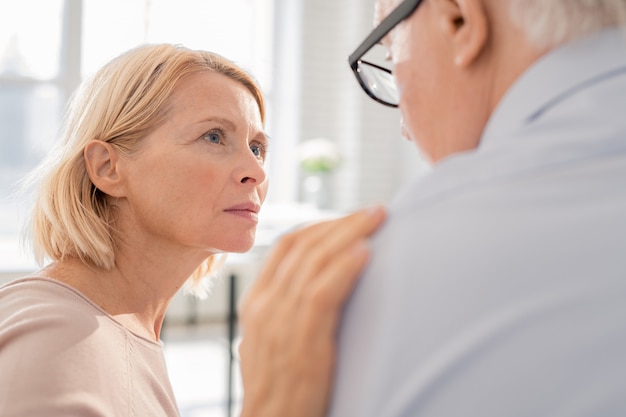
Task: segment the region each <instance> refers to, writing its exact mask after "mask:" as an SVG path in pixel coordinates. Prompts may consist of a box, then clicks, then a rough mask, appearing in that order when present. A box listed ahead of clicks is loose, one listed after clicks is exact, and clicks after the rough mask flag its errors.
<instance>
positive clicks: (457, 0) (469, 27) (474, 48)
mask: <svg viewBox="0 0 626 417" xmlns="http://www.w3.org/2000/svg"><path fill="white" fill-rule="evenodd" d="M443 3H444V4H445V5H444V7H443V8H442V14H441V18H442V25H443V29H444V30H445V31H446V32H447V34H448V35H449V39H450V41H451V46H452V53H453V59H454V64H455V65H456V66H458V67H461V68H466V67H468V66H470V65H471V64H472V63H474V62H475V61H476V59H477V58H478V57H479V56H480V55H481V52H483V51H484V49H485V47H486V45H487V36H488V33H489V20H488V18H487V14H486V9H485V6H484V4H483V0H444V1H443Z"/></svg>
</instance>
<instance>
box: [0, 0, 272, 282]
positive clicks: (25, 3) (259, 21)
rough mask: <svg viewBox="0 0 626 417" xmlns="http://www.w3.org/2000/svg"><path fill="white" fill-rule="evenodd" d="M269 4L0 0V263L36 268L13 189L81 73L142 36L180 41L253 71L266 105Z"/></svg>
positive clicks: (48, 140)
mask: <svg viewBox="0 0 626 417" xmlns="http://www.w3.org/2000/svg"><path fill="white" fill-rule="evenodd" d="M272 7H273V0H228V1H222V0H177V1H175V2H174V1H171V0H107V1H97V0H45V1H44V0H20V1H16V2H9V1H3V2H0V271H5V272H6V271H24V270H29V269H32V268H33V267H34V264H33V261H32V260H31V259H30V258H29V257H28V256H27V255H26V254H24V253H23V251H22V249H21V248H20V244H19V238H18V236H19V233H20V228H21V225H22V224H23V222H24V220H25V214H26V212H27V208H28V205H29V203H28V202H25V201H22V200H21V199H20V198H18V197H16V196H15V195H14V192H15V191H16V184H17V182H18V181H19V180H20V179H21V178H23V177H24V175H25V174H27V173H28V172H29V171H30V170H32V169H33V168H34V167H35V166H36V165H37V163H38V162H39V161H40V160H41V158H42V156H43V155H44V154H45V153H46V151H47V150H48V149H50V147H51V146H52V144H53V143H54V141H55V140H56V138H57V132H58V129H59V125H60V120H61V117H62V113H63V109H64V107H65V104H66V101H67V99H68V97H69V96H70V94H71V93H72V91H73V90H74V89H75V88H76V86H77V85H78V84H79V83H80V81H81V79H82V78H83V77H84V76H86V75H89V74H91V73H93V72H94V71H96V70H97V69H98V68H99V67H100V66H101V65H103V64H104V63H105V62H107V61H108V60H109V59H111V58H113V57H114V56H116V55H118V54H120V53H121V52H123V51H125V50H127V49H129V48H132V47H134V46H136V45H138V44H141V43H146V42H148V43H158V42H168V43H174V44H182V45H185V46H187V47H190V48H193V49H206V50H210V51H213V52H217V53H219V54H222V55H224V56H226V57H228V58H229V59H232V60H234V61H235V62H237V63H238V64H239V65H240V66H242V67H243V68H245V69H246V70H248V71H250V72H251V73H252V74H253V75H254V76H255V77H256V78H257V79H258V80H259V82H260V84H261V87H262V88H263V90H264V92H265V94H266V98H267V101H268V105H269V107H270V109H271V87H272V85H271V81H272V80H271V61H272V49H271V46H272V15H273V9H272ZM268 128H269V127H268Z"/></svg>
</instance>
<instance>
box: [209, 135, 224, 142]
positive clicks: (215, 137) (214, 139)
mask: <svg viewBox="0 0 626 417" xmlns="http://www.w3.org/2000/svg"><path fill="white" fill-rule="evenodd" d="M207 139H208V140H209V142H211V143H220V142H221V141H222V139H221V138H220V135H219V133H209V134H207Z"/></svg>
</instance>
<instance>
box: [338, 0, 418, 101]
mask: <svg viewBox="0 0 626 417" xmlns="http://www.w3.org/2000/svg"><path fill="white" fill-rule="evenodd" d="M422 1H423V0H404V1H403V2H402V3H400V4H399V5H398V6H397V7H396V8H395V9H393V11H392V12H391V13H389V15H387V17H385V18H384V19H383V21H382V22H380V24H379V25H378V26H377V27H376V28H375V29H374V30H373V31H372V32H371V33H370V34H369V35H368V36H367V38H365V40H364V41H363V42H361V44H360V45H359V46H358V47H357V48H356V49H355V51H354V52H352V53H351V54H350V56H349V57H348V63H349V64H350V68H352V72H353V73H354V76H355V77H356V79H357V80H358V82H359V85H360V86H361V88H362V89H363V91H365V93H366V94H367V95H368V96H370V98H372V99H373V100H375V101H377V102H379V103H381V104H384V105H385V106H389V107H398V105H397V104H392V103H388V102H386V101H384V100H381V99H380V98H378V97H376V96H375V95H374V94H373V93H372V92H371V91H370V90H369V88H368V87H367V85H366V84H365V82H364V81H363V79H362V78H361V76H360V75H359V64H360V63H365V64H367V65H370V66H372V67H375V68H377V69H379V70H382V71H384V72H387V73H389V74H392V72H391V70H389V69H388V68H384V67H381V66H380V65H376V64H374V63H371V62H368V61H363V60H362V59H361V58H363V56H364V55H365V54H366V53H367V52H368V51H369V50H370V49H372V48H373V47H374V45H376V44H378V43H379V42H380V41H381V40H382V39H383V38H384V37H385V36H387V34H388V33H389V32H391V30H392V29H393V28H395V27H396V26H397V25H398V24H399V23H400V22H402V21H403V20H404V19H407V18H408V17H410V16H411V15H412V14H413V12H414V11H415V10H417V8H418V6H419V5H420V3H422Z"/></svg>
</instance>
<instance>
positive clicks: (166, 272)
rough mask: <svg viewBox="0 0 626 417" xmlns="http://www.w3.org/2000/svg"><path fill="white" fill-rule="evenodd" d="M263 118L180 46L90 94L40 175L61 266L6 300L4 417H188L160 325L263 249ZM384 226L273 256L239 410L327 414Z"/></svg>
mask: <svg viewBox="0 0 626 417" xmlns="http://www.w3.org/2000/svg"><path fill="white" fill-rule="evenodd" d="M264 118H265V108H264V102H263V95H262V93H261V91H260V89H259V87H258V86H257V84H256V83H255V81H254V80H253V79H252V78H251V77H250V76H249V75H248V74H246V73H245V72H244V71H242V70H241V69H240V68H238V67H237V66H235V65H234V64H233V63H232V62H230V61H228V60H226V59H224V58H222V57H220V56H218V55H215V54H212V53H208V52H201V51H192V50H188V49H185V48H182V47H175V46H171V45H150V46H142V47H139V48H137V49H134V50H131V51H129V52H127V53H125V54H123V55H121V56H119V57H118V58H116V59H114V60H112V61H111V62H110V63H108V64H107V65H105V66H104V67H103V68H102V69H101V70H100V71H99V72H98V73H97V74H95V76H94V77H93V78H92V79H90V80H89V81H88V82H86V83H85V84H84V85H83V86H82V88H81V89H80V91H79V92H78V94H77V95H76V97H74V99H73V101H72V103H71V106H70V108H69V111H68V114H67V119H66V121H65V128H64V131H63V137H62V141H60V143H59V146H58V147H57V149H56V150H55V151H54V152H52V153H51V154H50V155H49V157H48V158H47V160H46V161H45V163H44V164H43V165H42V167H41V169H40V171H39V174H40V185H39V189H38V193H37V198H36V203H35V206H34V210H33V215H32V225H31V226H32V228H31V232H32V240H33V246H34V250H35V253H36V254H37V256H38V258H39V259H40V260H42V261H43V260H50V263H49V264H47V265H46V266H45V267H43V269H41V270H40V271H38V272H37V273H35V274H33V275H32V276H29V277H24V278H22V279H19V280H17V281H14V282H12V283H9V284H7V285H5V286H4V287H2V288H0V370H1V372H0V386H1V387H2V390H0V414H1V415H3V416H18V415H19V416H25V415H46V416H70V415H77V416H78V415H80V416H135V415H136V416H176V415H178V409H177V405H176V400H175V398H174V396H173V393H172V389H171V386H170V383H169V380H168V375H167V370H166V365H165V363H164V358H163V352H162V346H161V343H160V331H161V325H162V322H163V318H164V315H165V312H166V309H167V306H168V303H169V302H170V300H171V299H172V297H173V296H174V294H175V293H176V292H177V290H178V289H179V288H180V287H181V286H182V285H183V284H184V283H185V281H187V279H189V277H192V278H191V279H197V277H199V276H201V275H202V274H203V273H205V272H207V271H208V270H210V269H211V268H212V267H213V265H212V264H213V263H214V259H215V255H216V254H218V253H222V252H244V251H247V250H248V249H250V248H251V246H252V245H253V242H254V235H255V229H256V225H257V220H258V219H257V216H258V212H259V210H260V208H261V206H262V204H263V201H264V199H265V196H266V192H267V188H268V181H267V176H266V172H265V169H264V167H263V164H264V161H265V156H266V152H267V148H268V145H269V144H268V137H267V136H266V134H265V133H264V129H263V126H264ZM383 217H384V214H383V212H382V210H380V209H374V210H368V211H362V212H358V213H355V214H354V215H352V216H349V217H347V218H344V219H340V220H335V221H332V222H329V223H321V224H318V225H315V226H313V227H311V228H308V229H304V230H300V231H297V232H294V233H292V234H290V235H289V236H287V237H285V238H284V239H283V240H282V241H281V242H280V243H279V244H278V246H277V248H276V250H275V253H274V255H273V256H271V257H270V259H269V261H268V263H267V265H266V266H265V268H264V269H263V271H262V273H261V275H260V277H259V279H258V281H257V284H256V285H255V287H254V288H253V289H252V291H251V293H250V295H249V297H248V299H247V301H246V304H245V306H244V307H243V311H242V316H243V317H242V320H243V329H244V332H245V338H244V341H243V343H242V348H241V355H242V369H243V379H244V390H245V392H246V393H245V398H244V402H243V411H242V415H244V416H245V415H255V416H265V415H267V416H279V415H289V416H296V415H303V416H304V415H311V416H313V415H320V414H321V413H323V411H324V410H325V408H326V404H327V397H328V390H329V387H330V380H331V374H332V369H333V357H334V342H333V335H334V332H335V328H336V325H337V315H338V312H339V309H340V307H341V305H342V303H343V301H344V299H345V298H346V297H347V295H348V293H349V292H350V289H351V287H352V285H353V284H354V282H355V277H356V276H357V273H358V271H359V270H360V269H361V267H362V266H363V265H364V263H365V261H366V259H367V256H368V255H367V249H366V247H365V244H364V242H365V239H366V238H367V236H369V235H370V234H371V233H372V232H373V231H374V230H375V229H376V228H377V227H378V225H379V224H380V223H381V221H382V219H383ZM331 231H332V233H331ZM193 277H196V278H193Z"/></svg>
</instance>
